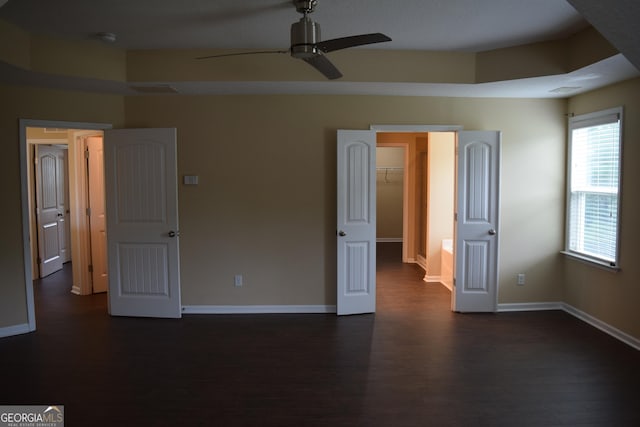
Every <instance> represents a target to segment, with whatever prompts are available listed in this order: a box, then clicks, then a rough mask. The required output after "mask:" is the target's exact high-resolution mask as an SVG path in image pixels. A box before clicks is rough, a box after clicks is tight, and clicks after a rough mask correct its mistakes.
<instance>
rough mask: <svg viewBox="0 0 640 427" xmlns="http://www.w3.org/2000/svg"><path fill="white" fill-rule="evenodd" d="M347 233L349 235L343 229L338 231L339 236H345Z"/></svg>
mask: <svg viewBox="0 0 640 427" xmlns="http://www.w3.org/2000/svg"><path fill="white" fill-rule="evenodd" d="M346 235H347V233H345V232H344V231H342V230H340V231H338V236H340V237H344V236H346Z"/></svg>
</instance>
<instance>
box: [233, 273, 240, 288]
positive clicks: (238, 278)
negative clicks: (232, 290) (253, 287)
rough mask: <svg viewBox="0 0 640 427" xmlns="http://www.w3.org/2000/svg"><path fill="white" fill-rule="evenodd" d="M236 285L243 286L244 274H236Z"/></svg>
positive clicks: (234, 282) (234, 279) (234, 283)
mask: <svg viewBox="0 0 640 427" xmlns="http://www.w3.org/2000/svg"><path fill="white" fill-rule="evenodd" d="M233 285H234V286H242V274H236V275H235V277H234V278H233Z"/></svg>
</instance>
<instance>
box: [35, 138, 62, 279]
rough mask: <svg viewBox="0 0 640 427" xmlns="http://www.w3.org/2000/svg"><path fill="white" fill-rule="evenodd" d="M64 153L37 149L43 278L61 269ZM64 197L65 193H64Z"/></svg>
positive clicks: (38, 213) (51, 148) (37, 147)
mask: <svg viewBox="0 0 640 427" xmlns="http://www.w3.org/2000/svg"><path fill="white" fill-rule="evenodd" d="M61 154H62V149H60V148H57V147H51V146H44V145H37V146H36V163H37V164H36V207H37V208H36V209H37V211H36V221H37V223H38V258H39V268H40V277H45V276H48V275H50V274H52V273H55V272H56V271H58V270H61V269H62V263H63V257H62V255H61V251H60V247H61V244H60V237H61V234H63V233H64V209H65V206H64V197H62V199H61V192H60V188H64V183H61V182H60V180H61V179H62V178H63V177H64V175H63V174H62V173H60V163H61V162H60V157H61ZM62 194H64V193H62Z"/></svg>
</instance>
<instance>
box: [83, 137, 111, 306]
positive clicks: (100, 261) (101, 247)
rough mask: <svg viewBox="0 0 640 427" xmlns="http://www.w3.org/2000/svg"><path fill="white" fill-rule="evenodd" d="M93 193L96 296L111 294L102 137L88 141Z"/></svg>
mask: <svg viewBox="0 0 640 427" xmlns="http://www.w3.org/2000/svg"><path fill="white" fill-rule="evenodd" d="M85 144H86V153H87V172H88V173H87V175H88V185H87V188H88V190H89V196H88V202H89V203H88V204H89V211H88V214H89V230H90V233H89V236H90V241H91V283H92V288H93V293H100V292H107V286H108V272H107V223H106V216H107V215H106V211H105V199H104V197H105V196H104V150H103V146H102V137H101V136H90V137H88V138H86V140H85Z"/></svg>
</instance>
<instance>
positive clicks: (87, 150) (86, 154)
mask: <svg viewBox="0 0 640 427" xmlns="http://www.w3.org/2000/svg"><path fill="white" fill-rule="evenodd" d="M84 158H85V159H88V158H89V149H88V148H86V149H85V150H84Z"/></svg>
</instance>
